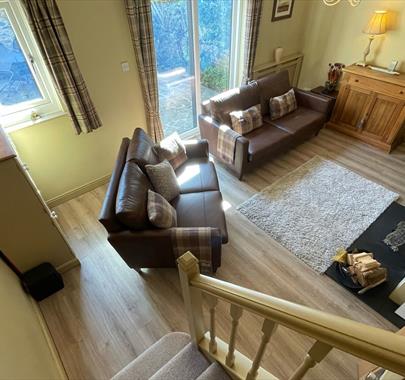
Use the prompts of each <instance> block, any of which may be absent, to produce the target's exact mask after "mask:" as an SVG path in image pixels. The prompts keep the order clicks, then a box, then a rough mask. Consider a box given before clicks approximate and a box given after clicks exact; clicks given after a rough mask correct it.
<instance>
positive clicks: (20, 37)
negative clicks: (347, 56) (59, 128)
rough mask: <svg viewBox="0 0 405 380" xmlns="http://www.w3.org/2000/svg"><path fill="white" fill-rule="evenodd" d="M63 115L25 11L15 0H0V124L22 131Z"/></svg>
mask: <svg viewBox="0 0 405 380" xmlns="http://www.w3.org/2000/svg"><path fill="white" fill-rule="evenodd" d="M61 114H63V110H62V106H61V103H60V101H59V98H58V96H57V94H56V90H55V88H54V85H53V82H52V78H51V77H50V75H49V73H48V71H47V68H46V66H45V62H44V61H43V59H42V57H41V55H40V53H39V49H38V46H37V45H36V43H35V40H34V37H33V35H32V33H31V30H30V29H29V25H28V22H27V20H26V18H25V15H24V10H23V9H22V8H21V5H20V4H19V3H18V1H16V0H11V1H10V0H0V124H1V125H2V126H3V127H5V128H19V127H22V126H26V125H31V124H32V123H33V122H35V121H37V120H45V119H48V118H50V117H55V116H60V115H61Z"/></svg>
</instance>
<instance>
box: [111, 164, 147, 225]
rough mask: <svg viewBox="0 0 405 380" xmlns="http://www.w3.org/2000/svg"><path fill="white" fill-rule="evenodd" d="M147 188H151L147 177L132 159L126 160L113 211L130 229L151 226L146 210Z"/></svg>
mask: <svg viewBox="0 0 405 380" xmlns="http://www.w3.org/2000/svg"><path fill="white" fill-rule="evenodd" d="M149 189H151V190H153V188H152V184H151V183H150V182H149V179H148V177H146V175H145V174H144V173H143V172H142V170H141V169H140V168H139V166H138V165H137V164H136V163H135V162H134V161H128V162H127V163H126V164H125V166H124V169H123V171H122V174H121V178H120V183H119V185H118V192H117V198H116V203H115V212H116V216H117V219H118V220H119V221H120V222H121V223H122V224H124V225H125V226H127V227H129V229H131V230H141V229H145V228H149V227H150V226H151V224H150V222H149V218H148V212H147V200H148V190H149Z"/></svg>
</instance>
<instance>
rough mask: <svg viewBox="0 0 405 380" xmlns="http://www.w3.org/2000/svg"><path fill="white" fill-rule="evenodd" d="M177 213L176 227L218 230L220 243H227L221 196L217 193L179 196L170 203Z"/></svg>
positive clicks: (209, 192)
mask: <svg viewBox="0 0 405 380" xmlns="http://www.w3.org/2000/svg"><path fill="white" fill-rule="evenodd" d="M172 205H173V207H174V208H175V209H176V212H177V227H213V228H219V229H220V231H221V235H222V243H227V242H228V233H227V230H226V222H225V215H224V211H223V209H222V196H221V193H220V192H219V191H204V192H199V193H187V194H180V195H179V196H178V197H177V198H176V199H174V200H173V202H172Z"/></svg>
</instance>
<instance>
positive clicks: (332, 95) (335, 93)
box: [311, 86, 339, 100]
mask: <svg viewBox="0 0 405 380" xmlns="http://www.w3.org/2000/svg"><path fill="white" fill-rule="evenodd" d="M311 92H313V93H315V94H318V95H322V96H326V97H327V98H331V99H335V100H336V98H337V96H338V93H339V91H333V92H326V91H325V87H324V86H318V87H315V88H313V89H312V90H311Z"/></svg>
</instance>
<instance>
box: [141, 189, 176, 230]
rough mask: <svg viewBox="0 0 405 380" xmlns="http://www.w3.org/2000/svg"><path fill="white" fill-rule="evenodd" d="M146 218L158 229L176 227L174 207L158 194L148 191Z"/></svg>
mask: <svg viewBox="0 0 405 380" xmlns="http://www.w3.org/2000/svg"><path fill="white" fill-rule="evenodd" d="M148 217H149V220H150V222H151V223H152V224H153V225H154V226H155V227H158V228H170V227H176V226H177V214H176V210H175V209H174V207H173V206H172V205H171V204H170V203H169V202H168V201H167V200H166V199H164V198H163V197H162V196H161V195H160V194H158V193H155V192H154V191H152V190H148Z"/></svg>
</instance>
